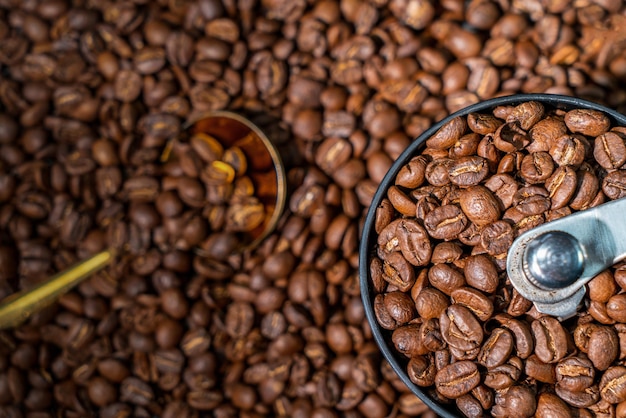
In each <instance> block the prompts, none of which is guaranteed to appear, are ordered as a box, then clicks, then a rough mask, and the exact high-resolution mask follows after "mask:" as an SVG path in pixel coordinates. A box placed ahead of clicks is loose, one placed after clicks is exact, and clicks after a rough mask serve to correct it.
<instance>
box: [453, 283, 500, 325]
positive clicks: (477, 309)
mask: <svg viewBox="0 0 626 418" xmlns="http://www.w3.org/2000/svg"><path fill="white" fill-rule="evenodd" d="M450 297H451V300H452V303H456V304H459V305H462V306H465V307H466V308H468V309H469V310H470V311H472V313H473V314H474V315H476V317H477V318H478V319H479V320H481V321H487V320H488V319H489V318H491V316H492V315H493V310H494V308H493V303H492V302H491V300H489V298H488V297H487V296H485V295H484V294H482V293H481V292H480V291H478V290H476V289H473V288H471V287H459V288H457V289H454V290H453V291H452V292H451V293H450Z"/></svg>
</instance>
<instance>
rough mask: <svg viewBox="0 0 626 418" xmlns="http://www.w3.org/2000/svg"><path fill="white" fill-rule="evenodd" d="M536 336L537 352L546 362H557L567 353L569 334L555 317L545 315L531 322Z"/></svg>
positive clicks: (540, 358)
mask: <svg viewBox="0 0 626 418" xmlns="http://www.w3.org/2000/svg"><path fill="white" fill-rule="evenodd" d="M531 327H532V331H533V336H534V337H535V341H536V345H535V354H537V357H538V358H539V360H541V361H543V362H544V363H555V362H557V361H559V360H561V359H562V358H563V357H565V355H566V354H567V350H568V342H567V334H566V331H565V329H564V328H563V326H562V325H561V324H560V323H559V321H557V320H556V319H555V318H551V317H543V318H540V319H538V320H535V321H533V322H532V324H531Z"/></svg>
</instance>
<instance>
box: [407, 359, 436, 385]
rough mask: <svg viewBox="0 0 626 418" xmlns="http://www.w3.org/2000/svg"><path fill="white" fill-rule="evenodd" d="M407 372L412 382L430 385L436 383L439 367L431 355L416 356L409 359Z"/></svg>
mask: <svg viewBox="0 0 626 418" xmlns="http://www.w3.org/2000/svg"><path fill="white" fill-rule="evenodd" d="M407 373H408V375H409V379H411V382H413V383H415V384H416V385H418V386H422V387H428V386H431V385H433V384H434V383H435V375H436V374H437V369H435V364H434V363H433V362H432V361H431V360H430V359H429V357H425V356H416V357H413V358H411V360H409V364H408V365H407Z"/></svg>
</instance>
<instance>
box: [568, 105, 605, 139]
mask: <svg viewBox="0 0 626 418" xmlns="http://www.w3.org/2000/svg"><path fill="white" fill-rule="evenodd" d="M564 120H565V124H566V125H567V127H568V129H569V130H571V131H572V132H579V133H581V134H583V135H587V136H593V137H595V136H598V135H602V134H603V133H605V132H606V131H608V130H609V127H610V125H611V122H610V120H609V118H608V117H607V116H606V115H605V114H604V113H602V112H599V111H597V110H590V109H574V110H570V111H569V112H567V113H566V114H565V118H564Z"/></svg>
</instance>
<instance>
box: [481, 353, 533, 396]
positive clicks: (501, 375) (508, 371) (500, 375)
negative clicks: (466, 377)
mask: <svg viewBox="0 0 626 418" xmlns="http://www.w3.org/2000/svg"><path fill="white" fill-rule="evenodd" d="M523 367H524V366H523V363H522V360H521V359H520V358H519V357H510V358H509V359H508V360H507V362H506V363H504V364H502V365H500V366H496V367H493V368H491V369H489V370H487V375H486V376H485V380H484V384H485V386H487V387H490V388H492V389H495V390H502V389H509V388H511V387H512V386H513V385H514V384H515V383H516V382H517V381H518V380H519V378H520V376H521V373H522V369H523Z"/></svg>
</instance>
